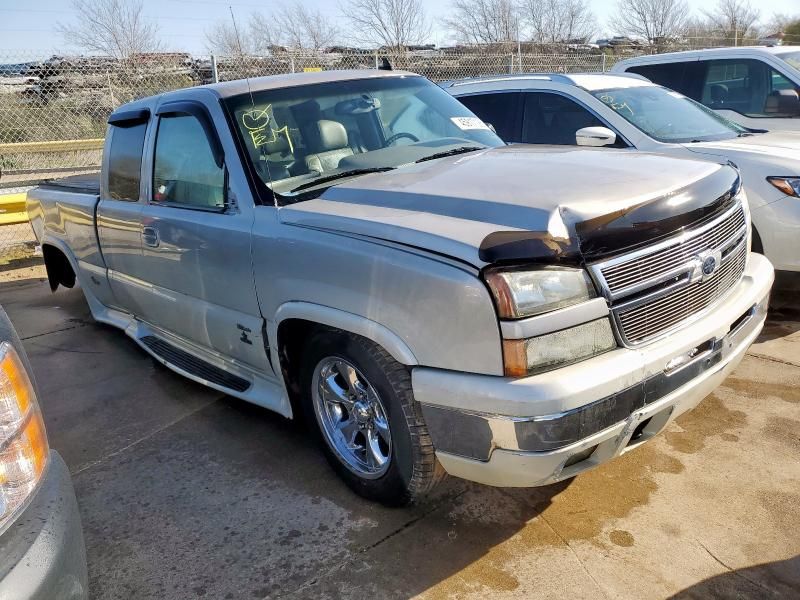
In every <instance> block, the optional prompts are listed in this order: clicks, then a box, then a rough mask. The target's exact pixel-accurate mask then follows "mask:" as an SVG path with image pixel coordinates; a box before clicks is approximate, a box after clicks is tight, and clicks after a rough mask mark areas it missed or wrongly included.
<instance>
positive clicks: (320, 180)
mask: <svg viewBox="0 0 800 600" xmlns="http://www.w3.org/2000/svg"><path fill="white" fill-rule="evenodd" d="M394 168H395V167H370V168H368V169H350V170H348V171H341V172H339V173H333V174H331V175H324V176H322V177H317V178H316V179H315V180H313V181H308V182H306V183H302V184H300V185H298V186H297V187H296V188H294V189H292V190H290V191H289V193H290V194H292V193H294V192H299V191H301V190H307V189H309V188H313V187H317V186H318V185H321V184H323V183H329V182H331V181H336V180H337V179H344V178H345V177H355V176H356V175H366V174H367V173H383V172H384V171H391V170H393V169H394Z"/></svg>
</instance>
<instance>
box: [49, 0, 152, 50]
mask: <svg viewBox="0 0 800 600" xmlns="http://www.w3.org/2000/svg"><path fill="white" fill-rule="evenodd" d="M72 7H73V9H74V10H75V13H76V18H75V21H74V22H72V23H58V24H57V26H56V27H57V29H58V31H59V32H60V33H61V35H62V36H63V37H64V40H65V42H66V43H67V44H69V45H72V46H76V47H78V48H81V49H82V50H86V51H88V52H99V53H102V54H106V55H109V56H113V57H115V58H129V57H130V56H132V55H134V54H140V53H142V52H157V51H158V50H161V49H162V47H163V46H162V44H161V41H160V40H159V37H158V25H157V24H156V23H155V22H154V21H150V20H148V19H147V18H146V17H145V16H144V15H143V14H142V9H143V5H142V0H73V1H72Z"/></svg>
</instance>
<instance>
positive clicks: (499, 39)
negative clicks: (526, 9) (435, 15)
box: [442, 0, 521, 44]
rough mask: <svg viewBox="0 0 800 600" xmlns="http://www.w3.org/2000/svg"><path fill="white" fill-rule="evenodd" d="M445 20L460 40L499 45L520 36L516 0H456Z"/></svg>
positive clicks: (444, 22) (515, 39) (446, 24)
mask: <svg viewBox="0 0 800 600" xmlns="http://www.w3.org/2000/svg"><path fill="white" fill-rule="evenodd" d="M450 14H451V16H450V17H448V18H446V19H444V20H443V21H442V23H443V24H444V25H445V27H447V28H448V29H449V30H450V31H452V32H453V34H454V35H455V36H456V38H457V39H458V40H459V41H460V42H465V43H470V44H497V43H503V42H516V41H517V40H518V39H519V34H520V31H519V23H520V18H521V15H520V10H519V7H518V6H517V4H516V3H515V2H514V0H454V1H453V3H452V4H451V5H450Z"/></svg>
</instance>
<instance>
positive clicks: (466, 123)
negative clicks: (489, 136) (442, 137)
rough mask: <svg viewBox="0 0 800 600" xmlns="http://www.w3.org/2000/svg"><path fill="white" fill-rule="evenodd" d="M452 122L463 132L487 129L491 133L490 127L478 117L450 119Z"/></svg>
mask: <svg viewBox="0 0 800 600" xmlns="http://www.w3.org/2000/svg"><path fill="white" fill-rule="evenodd" d="M450 120H451V121H452V122H453V123H454V124H455V126H456V127H458V128H459V129H460V130H461V131H466V130H467V129H486V130H487V131H490V129H489V126H488V125H487V124H486V123H484V122H483V121H481V120H480V119H479V118H478V117H450Z"/></svg>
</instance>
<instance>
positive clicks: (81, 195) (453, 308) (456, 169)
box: [28, 71, 773, 504]
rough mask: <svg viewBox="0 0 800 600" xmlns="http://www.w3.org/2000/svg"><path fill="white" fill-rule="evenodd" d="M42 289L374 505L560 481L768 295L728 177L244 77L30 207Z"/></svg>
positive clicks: (424, 107)
mask: <svg viewBox="0 0 800 600" xmlns="http://www.w3.org/2000/svg"><path fill="white" fill-rule="evenodd" d="M28 211H29V214H30V219H31V222H32V224H33V227H34V230H35V232H36V235H37V237H38V239H39V241H40V242H41V244H42V248H43V252H44V258H45V262H46V265H47V273H48V277H49V280H50V285H51V287H52V288H53V290H55V289H56V288H57V287H58V286H59V285H63V286H66V287H71V286H73V285H74V284H75V283H76V281H77V282H79V283H80V287H81V288H82V289H83V292H84V294H85V295H86V299H87V301H88V303H89V306H90V307H91V310H92V313H93V315H94V317H95V319H97V320H98V321H101V322H104V323H108V324H111V325H113V326H116V327H119V328H121V329H123V330H124V331H125V332H126V333H127V334H128V335H129V336H130V337H131V338H133V339H134V340H135V341H136V342H137V343H138V344H139V345H140V346H141V347H142V348H143V349H144V350H145V351H147V352H148V353H150V354H151V355H152V356H154V357H155V358H156V359H157V360H159V361H161V362H162V363H163V364H165V365H167V366H168V367H169V368H171V369H173V370H175V371H177V372H178V373H181V374H183V375H185V376H187V377H189V378H191V379H194V380H196V381H199V382H202V383H204V384H206V385H208V386H210V387H212V388H215V389H217V390H220V391H223V392H225V393H228V394H230V395H231V396H235V397H238V398H242V399H244V400H248V401H250V402H254V403H256V404H259V405H261V406H265V407H267V408H269V409H272V410H274V411H277V412H278V413H280V414H282V415H284V416H286V417H293V416H295V415H303V416H304V417H305V419H306V420H307V421H308V423H309V425H310V427H311V428H312V430H313V431H314V432H315V434H318V435H319V437H320V438H321V440H322V444H321V446H322V448H323V450H324V452H325V453H326V455H327V457H328V459H329V460H330V462H331V464H332V465H333V467H334V468H335V469H336V470H337V472H338V473H339V474H340V475H341V476H342V478H343V479H344V480H345V481H346V482H347V483H348V484H349V485H350V486H351V487H352V488H353V489H354V490H356V491H357V492H358V493H360V494H362V495H364V496H366V497H368V498H372V499H376V500H379V501H381V502H384V503H388V504H403V503H407V502H409V501H412V500H414V499H415V498H417V497H419V496H421V495H423V494H425V493H426V492H427V491H428V490H430V489H431V488H432V486H433V485H434V484H435V483H436V482H437V481H438V480H439V479H440V478H441V477H442V476H443V475H444V473H450V474H451V475H455V476H458V477H463V478H466V479H470V480H474V481H478V482H482V483H485V484H489V485H497V486H537V485H544V484H548V483H552V482H555V481H558V480H561V479H565V478H569V477H572V476H574V475H576V474H578V473H580V472H582V471H584V470H586V469H589V468H592V467H594V466H597V465H598V464H600V463H603V462H604V461H607V460H609V459H611V458H613V457H615V456H617V455H620V454H622V453H623V452H627V451H628V450H631V449H633V448H635V447H636V446H638V445H640V444H642V443H644V442H645V441H647V440H648V439H650V438H651V437H653V436H654V435H656V434H657V433H658V432H659V431H661V430H662V429H664V427H665V426H666V425H667V424H668V423H669V422H670V421H671V420H672V419H674V418H675V417H676V416H678V415H680V414H681V413H683V412H685V411H686V410H689V409H690V408H692V407H694V406H695V405H696V404H697V403H698V402H699V401H700V400H701V399H702V398H703V397H704V396H706V395H707V394H708V393H710V392H711V391H712V390H713V389H714V388H715V387H716V386H717V385H719V383H720V382H721V381H722V380H723V379H724V378H725V376H726V375H727V374H728V373H730V371H731V370H732V369H733V368H734V367H735V366H736V365H737V363H738V362H739V361H740V360H741V358H742V356H743V355H744V353H745V351H746V349H747V348H748V346H749V345H750V344H751V342H752V341H753V339H754V338H755V337H756V336H757V335H758V333H759V331H760V330H761V328H762V325H763V323H764V319H765V313H766V309H767V303H768V297H769V291H770V286H771V284H772V279H773V269H772V266H771V265H770V263H769V262H768V261H767V260H766V259H765V258H764V257H763V256H761V255H758V254H752V253H750V250H749V245H750V217H749V213H748V208H747V201H746V199H745V197H744V194H743V192H742V191H741V183H740V181H739V175H738V173H737V171H736V169H734V168H733V167H731V166H729V165H724V164H715V163H709V162H697V161H693V160H686V159H680V158H668V157H663V156H656V155H651V154H647V153H636V154H632V153H630V152H627V151H624V150H619V151H615V150H608V149H600V150H599V151H598V150H596V149H592V148H565V147H542V146H538V147H533V146H522V145H519V146H517V145H515V146H505V145H504V144H503V143H502V142H501V140H500V139H499V138H498V137H497V136H496V135H495V134H494V133H493V131H492V129H491V127H490V126H489V125H487V124H485V123H484V122H483V121H481V120H480V119H478V118H477V117H476V116H475V115H474V114H472V113H471V112H469V110H468V109H467V108H465V107H464V106H463V105H461V104H460V103H459V102H458V101H457V100H456V99H454V98H452V97H451V96H449V95H448V94H447V93H446V92H445V91H443V90H441V89H440V88H438V87H437V86H435V85H434V84H432V83H430V82H429V81H428V80H426V79H425V78H423V77H419V76H417V75H414V74H412V73H403V72H397V71H395V72H381V71H349V72H323V73H308V74H301V75H291V76H277V77H265V78H259V79H252V80H250V81H244V80H243V81H232V82H228V83H221V84H215V85H211V86H203V87H197V88H192V89H185V90H179V91H175V92H169V93H165V94H162V95H160V96H155V97H151V98H145V99H143V100H139V101H136V102H133V103H130V104H127V105H125V106H122V107H120V108H118V109H117V110H116V111H115V112H114V113H113V114H112V115H111V117H110V118H109V127H108V134H107V138H106V146H105V153H104V158H103V165H102V172H101V176H100V180H99V182H96V181H92V180H87V179H85V178H83V179H82V178H73V179H67V180H63V181H57V182H53V183H51V184H48V185H43V186H41V187H39V188H37V189H35V190H33V191H31V192H30V193H29V195H28Z"/></svg>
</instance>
